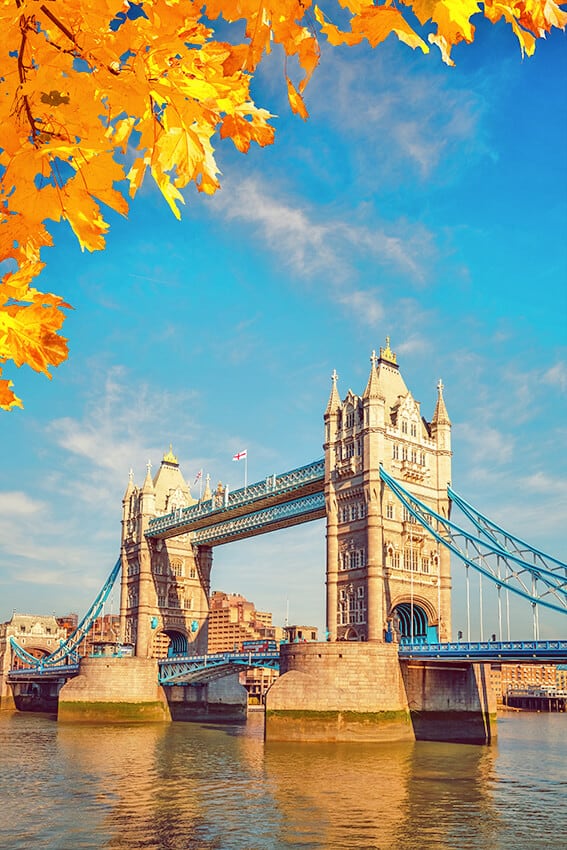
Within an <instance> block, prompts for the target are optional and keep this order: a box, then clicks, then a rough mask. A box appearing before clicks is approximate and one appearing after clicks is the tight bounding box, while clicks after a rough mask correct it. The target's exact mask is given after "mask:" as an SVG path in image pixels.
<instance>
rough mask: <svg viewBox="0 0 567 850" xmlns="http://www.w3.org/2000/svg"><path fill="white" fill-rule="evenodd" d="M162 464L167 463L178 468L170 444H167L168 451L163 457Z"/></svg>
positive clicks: (177, 462)
mask: <svg viewBox="0 0 567 850" xmlns="http://www.w3.org/2000/svg"><path fill="white" fill-rule="evenodd" d="M162 463H169V464H171V465H172V466H179V461H178V460H177V458H176V457H175V455H174V454H173V446H172V445H171V443H170V444H169V451H168V452H166V453H165V454H164V456H163V461H162Z"/></svg>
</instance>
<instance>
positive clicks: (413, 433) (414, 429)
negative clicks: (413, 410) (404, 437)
mask: <svg viewBox="0 0 567 850" xmlns="http://www.w3.org/2000/svg"><path fill="white" fill-rule="evenodd" d="M411 435H412V437H416V436H417V426H416V424H415V422H412V423H411Z"/></svg>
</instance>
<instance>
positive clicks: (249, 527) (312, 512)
mask: <svg viewBox="0 0 567 850" xmlns="http://www.w3.org/2000/svg"><path fill="white" fill-rule="evenodd" d="M324 516H325V495H324V493H311V494H310V495H308V496H302V497H301V498H300V499H294V500H293V501H291V502H281V503H280V504H277V505H272V506H271V507H269V508H264V509H263V510H260V511H254V512H253V513H250V514H244V516H240V517H234V518H233V519H227V520H224V521H223V522H219V523H218V524H216V525H210V526H207V527H205V528H199V529H197V530H196V531H194V532H192V538H191V539H192V542H193V544H194V545H195V546H202V545H217V546H218V545H220V544H221V543H228V542H229V541H231V540H239V539H241V538H243V537H252V536H254V535H255V534H264V533H265V532H267V531H275V530H276V529H278V528H282V527H286V528H287V527H288V526H290V525H298V524H299V523H301V522H308V521H310V520H312V519H320V518H322V517H324Z"/></svg>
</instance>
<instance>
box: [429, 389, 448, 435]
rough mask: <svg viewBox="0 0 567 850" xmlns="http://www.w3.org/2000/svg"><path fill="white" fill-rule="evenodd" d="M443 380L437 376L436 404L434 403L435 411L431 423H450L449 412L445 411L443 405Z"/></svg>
mask: <svg viewBox="0 0 567 850" xmlns="http://www.w3.org/2000/svg"><path fill="white" fill-rule="evenodd" d="M443 389H444V387H443V381H442V380H441V378H439V383H438V384H437V404H436V405H435V413H434V414H433V419H432V420H431V424H432V425H450V424H451V420H450V419H449V414H448V413H447V408H446V407H445V399H444V398H443Z"/></svg>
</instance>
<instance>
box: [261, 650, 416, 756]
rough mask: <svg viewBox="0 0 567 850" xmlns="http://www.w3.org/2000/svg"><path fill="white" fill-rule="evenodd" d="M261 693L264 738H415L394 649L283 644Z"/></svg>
mask: <svg viewBox="0 0 567 850" xmlns="http://www.w3.org/2000/svg"><path fill="white" fill-rule="evenodd" d="M280 653H281V661H280V670H281V674H282V675H280V678H279V679H277V680H276V681H275V682H274V684H273V685H272V687H271V688H270V689H269V691H268V693H267V694H266V732H265V734H266V740H271V741H402V740H411V739H413V737H414V734H413V729H412V725H411V718H410V712H409V709H408V703H407V698H406V694H405V689H404V683H403V679H402V675H401V671H400V663H399V660H398V651H397V646H395V645H394V644H387V643H348V642H346V641H345V642H342V641H340V642H336V643H302V644H288V645H285V644H282V646H281V648H280Z"/></svg>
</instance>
